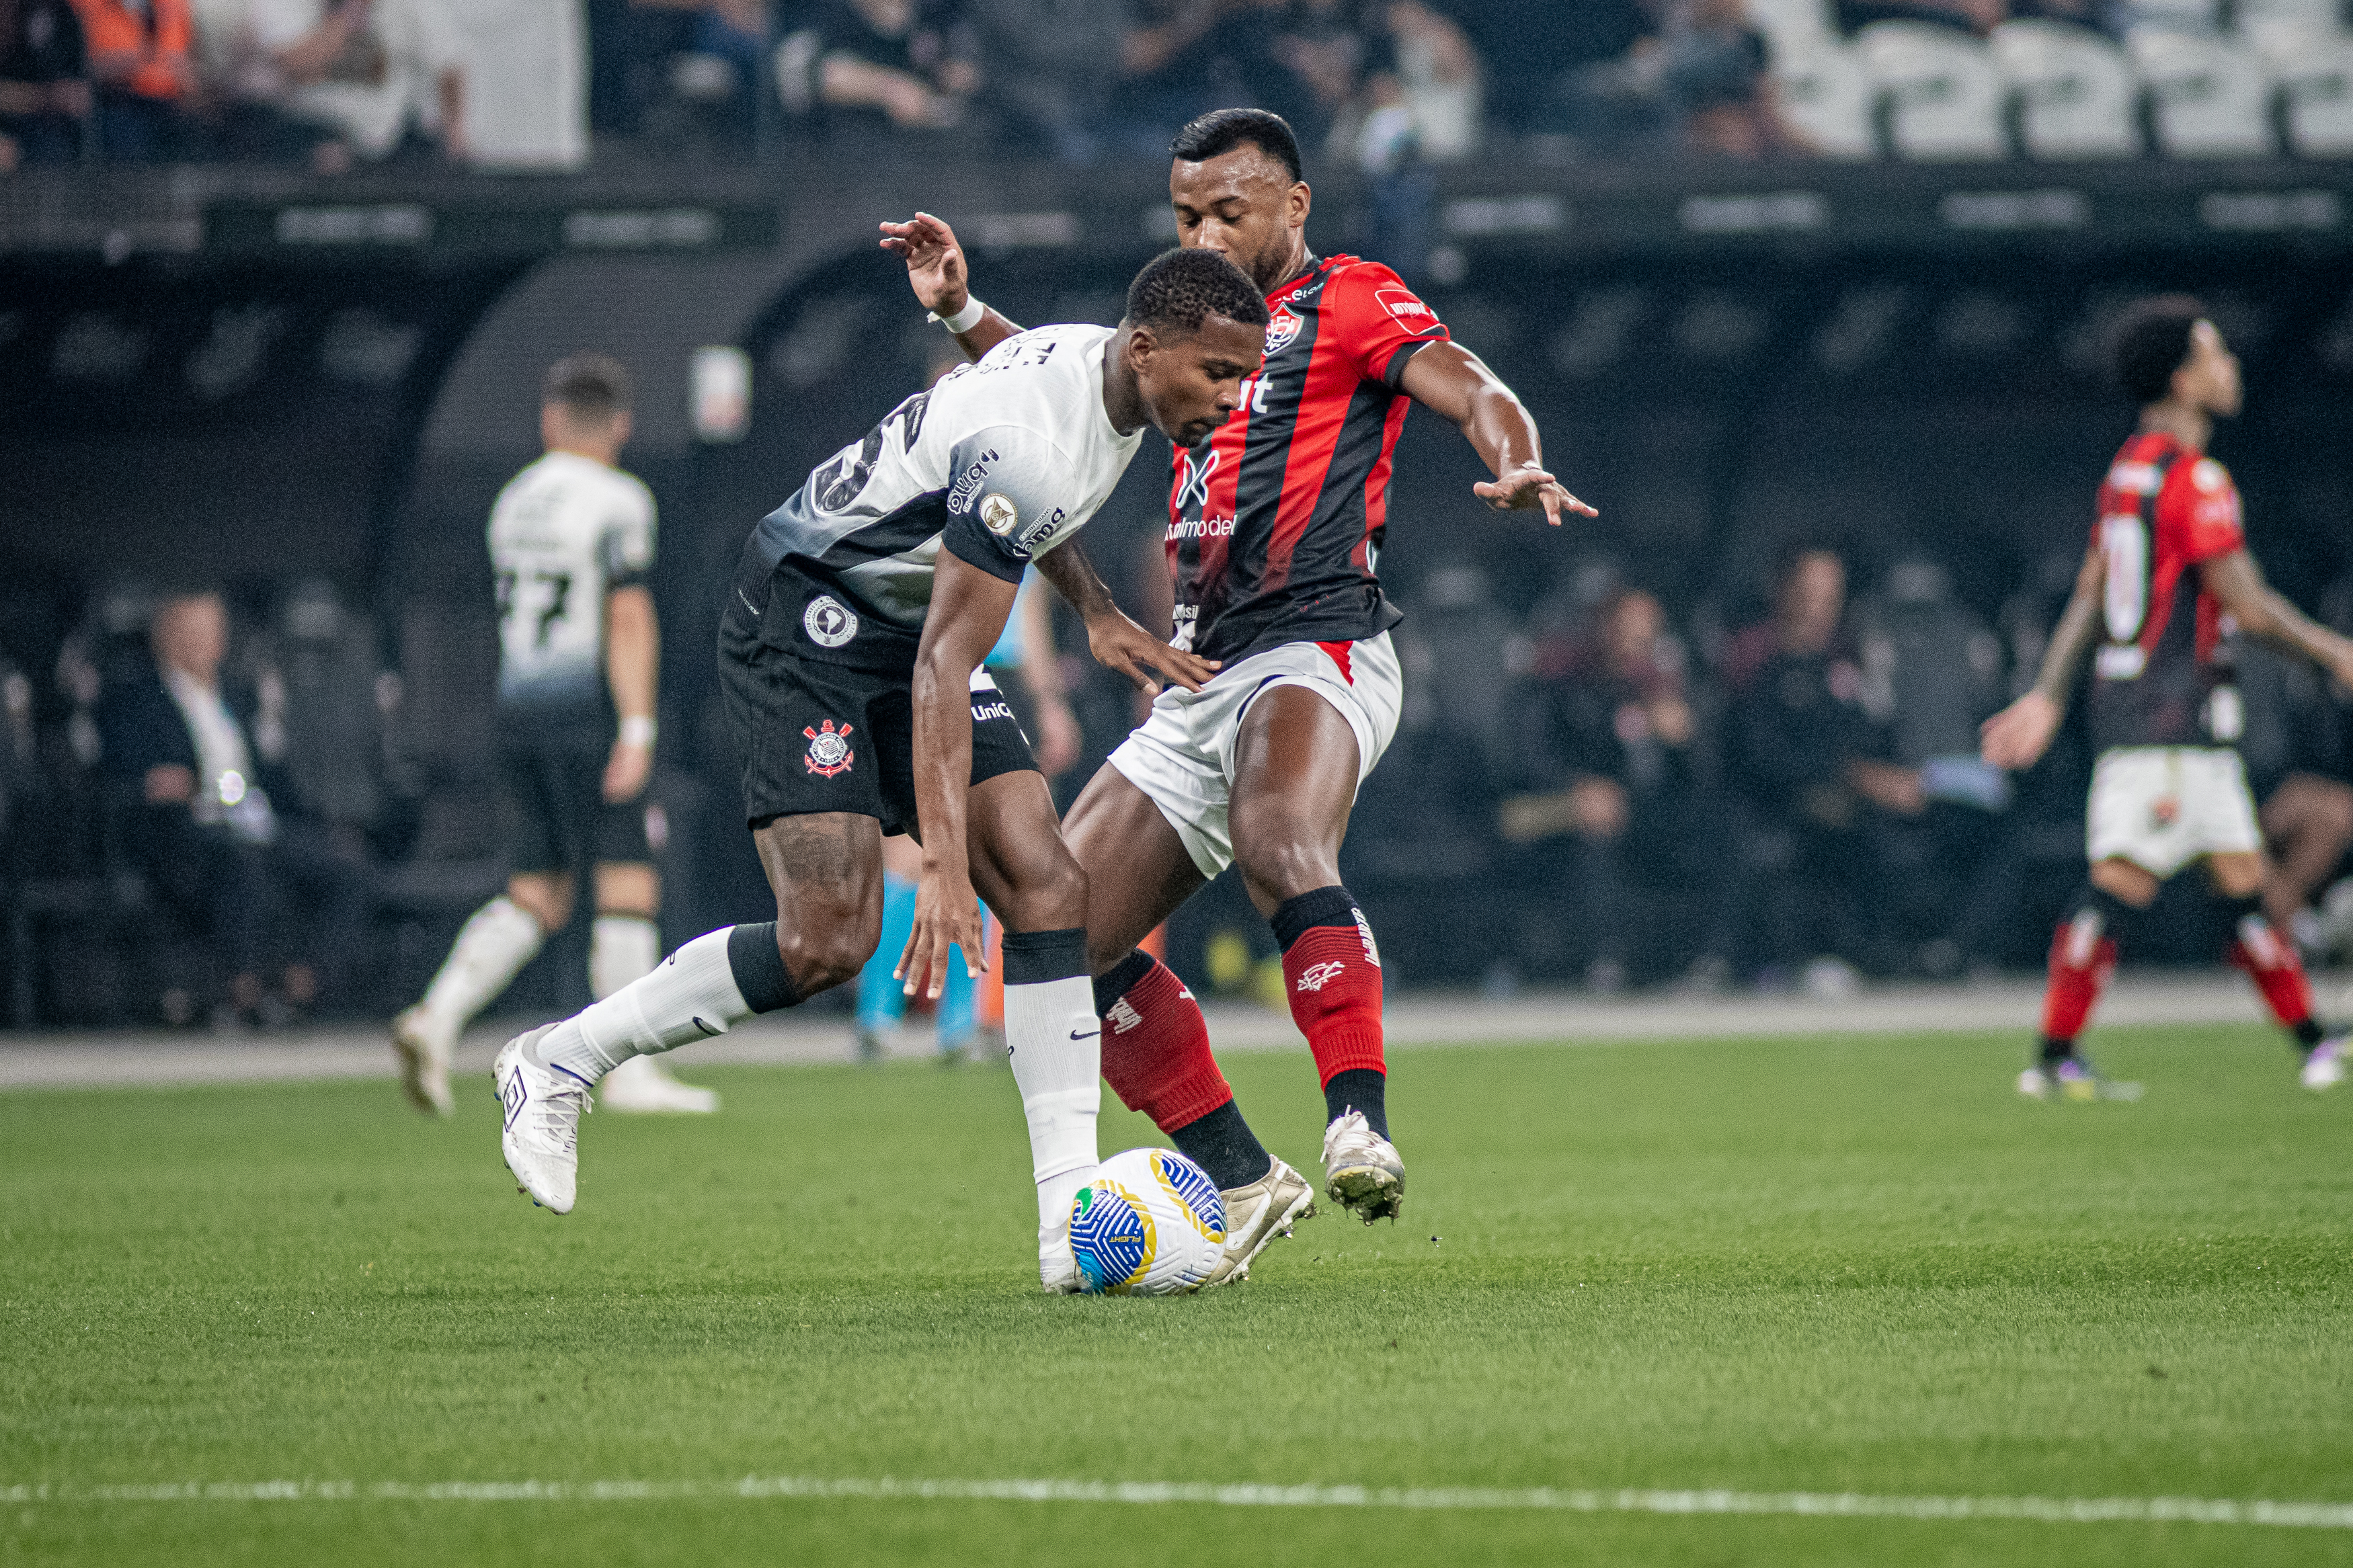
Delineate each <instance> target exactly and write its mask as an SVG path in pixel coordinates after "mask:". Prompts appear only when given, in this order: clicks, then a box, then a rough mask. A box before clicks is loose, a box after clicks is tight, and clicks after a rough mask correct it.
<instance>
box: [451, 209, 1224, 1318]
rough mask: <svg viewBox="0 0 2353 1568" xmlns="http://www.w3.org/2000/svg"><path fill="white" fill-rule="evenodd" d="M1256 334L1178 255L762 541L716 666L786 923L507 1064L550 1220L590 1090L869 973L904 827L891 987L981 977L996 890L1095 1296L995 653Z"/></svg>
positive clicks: (748, 553) (1195, 421)
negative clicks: (912, 841)
mask: <svg viewBox="0 0 2353 1568" xmlns="http://www.w3.org/2000/svg"><path fill="white" fill-rule="evenodd" d="M1266 320H1267V312H1266V303H1265V301H1264V300H1262V299H1261V297H1260V295H1259V291H1258V289H1257V288H1256V286H1254V285H1253V284H1252V283H1251V282H1250V279H1248V278H1247V277H1245V276H1244V275H1243V274H1242V273H1241V272H1240V270H1239V269H1237V268H1235V267H1234V266H1233V264H1232V263H1230V262H1229V261H1227V260H1226V259H1225V258H1223V257H1220V256H1217V255H1214V254H1212V253H1210V252H1207V251H1171V252H1169V253H1168V254H1167V255H1165V256H1162V257H1160V258H1157V259H1156V260H1155V261H1153V262H1152V263H1151V264H1150V265H1149V266H1147V267H1145V269H1144V270H1143V271H1142V272H1141V273H1139V274H1137V276H1136V279H1135V281H1134V283H1133V284H1132V285H1130V287H1129V289H1128V295H1127V310H1126V315H1125V317H1124V320H1123V321H1121V323H1120V324H1119V325H1118V326H1117V327H1092V326H1058V327H1041V328H1039V329H1038V330H1037V331H1029V332H1023V333H1020V334H1019V335H1018V336H1015V337H1012V338H1009V339H1008V340H1007V341H1006V342H1002V343H1000V344H998V345H997V348H996V349H995V350H993V351H992V352H990V353H988V354H987V355H985V356H984V357H982V359H981V360H980V361H979V362H978V363H975V364H970V365H965V366H962V367H959V368H958V369H957V370H956V371H955V373H953V374H950V375H949V376H948V377H947V378H946V379H945V380H944V381H942V382H941V383H940V384H938V385H937V386H935V387H934V388H932V389H931V390H930V391H929V392H925V393H918V394H916V395H914V396H913V397H910V398H908V399H907V400H906V401H905V402H904V403H902V404H901V405H899V406H898V407H897V408H896V409H894V410H892V412H891V414H890V415H889V416H886V417H885V418H884V419H883V421H882V422H881V424H880V425H877V426H875V427H874V428H873V429H872V430H871V432H869V433H868V434H867V436H866V437H865V438H864V439H863V440H861V441H857V442H853V443H852V444H851V445H849V446H848V447H844V448H842V450H841V451H840V452H839V454H838V455H837V456H835V457H834V458H831V459H830V460H829V461H828V462H826V463H824V464H822V465H820V466H819V467H818V469H817V470H816V471H815V472H814V473H812V474H811V475H810V476H809V477H808V479H807V483H805V484H804V485H803V486H802V487H801V488H800V489H799V490H798V491H797V492H796V493H795V494H794V495H793V496H792V497H790V498H789V499H788V500H786V502H785V504H784V505H782V506H780V507H778V508H777V509H776V510H775V511H774V512H771V513H770V514H769V515H768V516H767V517H766V518H765V520H763V521H761V523H760V525H759V526H758V527H757V528H755V529H754V531H753V532H752V537H751V539H750V541H749V542H747V543H746V545H745V546H744V557H743V563H742V566H741V568H740V570H739V572H738V574H737V576H736V580H735V583H734V585H733V588H732V590H731V591H730V594H729V602H728V605H727V608H726V610H725V612H724V614H723V616H722V619H721V623H720V632H719V673H720V681H721V686H722V689H723V693H724V695H725V699H726V707H727V712H728V717H729V719H730V721H731V722H732V724H733V728H734V730H735V732H736V736H737V739H738V740H739V742H741V749H742V753H743V756H744V819H745V821H746V822H747V824H748V825H749V826H750V827H751V830H752V834H753V837H754V843H755V844H756V845H757V847H758V849H759V853H760V860H761V863H762V865H763V866H765V868H766V869H767V872H768V880H769V883H770V885H771V886H772V887H773V888H774V889H775V890H776V919H775V920H774V921H764V922H762V923H760V924H757V925H739V926H734V927H731V928H729V929H727V930H725V931H712V932H711V933H710V934H709V935H707V936H702V937H698V938H697V939H696V940H694V941H693V942H689V943H687V944H686V946H684V947H683V948H681V949H680V950H679V951H678V952H675V953H673V954H671V955H670V958H669V959H668V960H667V961H666V962H664V963H662V964H661V966H660V967H659V968H658V969H656V970H655V971H654V972H653V973H651V974H649V975H648V976H647V977H646V978H645V979H643V980H640V981H638V983H637V984H633V985H630V986H629V987H628V988H627V989H625V990H623V991H621V992H620V993H618V994H616V995H613V996H610V997H608V998H607V999H606V1000H604V1001H602V1002H599V1003H597V1004H596V1005H594V1006H592V1007H590V1008H588V1009H587V1011H586V1012H584V1013H582V1014H580V1015H579V1016H576V1017H575V1018H571V1019H567V1020H566V1021H565V1022H564V1023H562V1024H557V1025H552V1026H548V1027H546V1028H543V1029H536V1030H533V1032H531V1033H529V1034H527V1035H522V1036H520V1037H517V1038H515V1039H514V1040H512V1041H510V1042H509V1043H508V1045H507V1047H506V1048H505V1049H504V1050H502V1051H501V1052H500V1053H499V1059H498V1062H497V1065H496V1068H495V1072H496V1076H497V1079H498V1086H499V1093H500V1098H501V1100H502V1101H503V1102H504V1105H505V1110H506V1125H505V1131H504V1134H503V1137H502V1139H501V1147H502V1150H503V1152H504V1153H505V1155H506V1160H507V1164H508V1167H509V1168H510V1169H511V1170H512V1171H513V1173H514V1174H515V1178H516V1182H517V1184H518V1185H519V1186H520V1187H522V1190H523V1191H524V1192H526V1193H528V1194H530V1195H531V1197H532V1198H533V1201H534V1202H537V1203H540V1204H543V1205H546V1206H547V1207H549V1208H552V1209H554V1210H555V1211H556V1212H557V1213H559V1214H561V1213H565V1212H566V1211H568V1210H569V1209H570V1208H571V1207H572V1204H573V1199H574V1196H575V1184H576V1175H577V1165H578V1155H577V1144H576V1139H577V1133H578V1126H579V1119H580V1113H581V1111H582V1110H584V1109H585V1108H586V1101H587V1092H588V1089H589V1087H590V1086H591V1085H593V1084H594V1083H596V1080H597V1079H599V1078H601V1077H603V1076H604V1075H605V1074H607V1073H609V1072H611V1071H612V1070H613V1069H614V1068H616V1067H617V1066H619V1065H620V1064H621V1063H623V1062H625V1061H628V1060H629V1059H630V1058H641V1057H643V1056H645V1055H647V1054H649V1053H652V1052H659V1051H667V1050H670V1049H671V1048H673V1047H677V1046H681V1045H683V1044H686V1043H688V1042H690V1041H693V1040H699V1039H703V1038H707V1037H711V1036H713V1035H718V1034H721V1033H723V1032H724V1031H725V1030H726V1029H728V1028H729V1027H730V1026H733V1024H735V1023H737V1022H738V1021H740V1020H741V1019H744V1018H746V1017H749V1016H752V1015H753V1014H755V1013H765V1012H768V1011H771V1010H773V1009H775V1008H778V1007H789V1006H791V1005H794V1004H795V1003H797V1002H799V1001H801V1000H802V999H803V998H805V997H808V996H812V995H815V994H817V993H818V992H820V991H823V990H825V989H827V988H828V987H829V986H834V985H839V984H842V983H843V982H844V981H847V980H849V979H851V978H852V977H854V976H855V975H856V974H857V973H858V972H859V970H860V968H861V967H863V966H864V964H865V963H866V960H867V958H868V956H869V955H870V954H871V952H873V951H874V948H875V945H876V942H877V941H878V933H879V931H880V929H881V918H882V838H883V836H884V835H886V834H891V833H911V834H913V836H914V837H917V838H918V839H919V840H920V841H921V842H922V844H923V881H922V885H921V887H920V889H918V892H917V895H916V908H915V922H914V930H913V934H912V936H910V938H909V939H908V942H907V945H906V947H905V949H904V951H903V952H902V956H901V962H900V965H899V973H900V976H901V977H902V980H903V981H904V983H905V984H906V986H907V988H908V990H909V991H910V993H911V994H912V993H913V992H914V991H916V990H917V989H919V988H921V989H927V991H928V994H930V995H932V996H934V997H936V996H937V995H938V994H940V992H941V989H942V987H943V984H944V979H945V974H946V970H947V965H948V963H949V962H950V956H949V955H950V950H951V948H952V947H955V946H960V947H962V949H963V951H964V953H965V962H966V963H967V964H968V965H971V964H972V963H973V959H974V957H975V956H976V955H977V954H980V953H981V952H983V951H984V949H983V947H982V945H981V932H980V920H979V910H978V907H977V904H976V900H975V894H976V892H977V894H978V896H979V898H980V899H983V900H987V903H988V906H989V908H990V909H991V910H995V911H996V913H997V919H998V920H999V921H1002V922H1003V925H1004V928H1005V938H1004V942H1003V946H1002V949H1001V952H1002V954H1003V957H1002V963H1003V964H1004V970H1005V973H1004V979H1005V1034H1006V1048H1007V1053H1008V1056H1010V1058H1012V1068H1013V1078H1014V1081H1015V1083H1016V1084H1017V1086H1018V1088H1019V1089H1020V1093H1021V1105H1022V1110H1023V1112H1024V1115H1025V1116H1026V1118H1027V1120H1028V1121H1029V1146H1030V1157H1031V1163H1032V1166H1033V1175H1034V1179H1035V1181H1036V1184H1037V1196H1038V1256H1039V1265H1038V1267H1039V1279H1040V1281H1041V1282H1042V1283H1043V1284H1044V1286H1045V1288H1046V1289H1048V1290H1050V1291H1056V1292H1062V1291H1071V1290H1075V1289H1078V1288H1079V1276H1078V1270H1077V1267H1076V1264H1075V1263H1074V1261H1073V1259H1072V1258H1071V1244H1070V1211H1071V1199H1072V1198H1073V1197H1075V1196H1076V1195H1077V1193H1078V1190H1079V1188H1080V1187H1082V1186H1083V1185H1084V1184H1086V1182H1087V1180H1088V1178H1089V1177H1090V1176H1091V1175H1092V1173H1093V1171H1094V1169H1095V1165H1096V1149H1095V1119H1096V1111H1097V1108H1098V1105H1099V1102H1100V1100H1101V1094H1102V1091H1101V1088H1100V1086H1099V1083H1098V1078H1099V1075H1100V1072H1101V1068H1102V1058H1101V1054H1100V1049H1099V1047H1100V1039H1099V1035H1100V1031H1099V1029H1098V1027H1097V1022H1096V1016H1095V1008H1094V994H1093V987H1092V983H1091V982H1090V980H1089V978H1088V974H1087V956H1086V931H1085V929H1084V927H1085V924H1086V910H1087V882H1086V878H1085V876H1084V875H1083V874H1082V872H1081V871H1080V870H1079V868H1078V864H1077V862H1076V861H1074V860H1073V859H1071V854H1070V851H1069V849H1068V848H1067V847H1064V845H1063V843H1062V837H1061V833H1060V826H1059V825H1058V823H1057V822H1056V820H1055V816H1054V803H1053V799H1052V797H1051V796H1050V795H1049V794H1048V793H1047V790H1046V781H1045V780H1044V778H1043V777H1041V776H1040V775H1039V773H1038V771H1037V765H1036V763H1034V762H1033V761H1032V760H1031V758H1030V752H1029V743H1028V742H1027V741H1026V740H1025V739H1024V738H1023V736H1022V734H1021V731H1020V729H1019V727H1018V725H1017V724H1016V723H1015V722H1014V719H1013V713H1012V710H1010V709H1009V708H1008V707H1007V706H1006V704H1005V701H1004V699H1003V697H1002V696H1001V695H1000V694H999V693H998V692H997V688H996V686H995V684H994V683H993V682H992V681H991V680H990V679H989V676H988V673H987V670H986V669H985V668H983V667H982V661H983V660H984V659H985V658H987V655H988V651H989V649H990V648H991V647H993V646H995V644H996V642H997V637H998V636H999V635H1000V634H1001V633H1002V632H1003V631H1004V629H1005V623H1006V618H1007V617H1008V616H1009V615H1010V614H1011V613H1012V610H1013V605H1014V598H1015V595H1016V593H1017V592H1018V588H1019V585H1020V582H1021V577H1022V574H1023V572H1024V570H1025V569H1026V568H1027V567H1028V566H1029V563H1030V562H1032V561H1033V560H1036V559H1037V558H1039V556H1042V555H1044V554H1045V553H1046V552H1049V551H1051V550H1053V549H1054V548H1055V547H1056V546H1058V545H1060V544H1061V543H1062V542H1064V541H1066V540H1068V539H1069V538H1070V537H1071V535H1072V534H1073V533H1074V532H1075V531H1077V530H1078V529H1079V528H1080V527H1081V526H1082V524H1084V523H1085V522H1086V521H1087V520H1088V519H1089V518H1091V517H1092V516H1093V515H1094V512H1095V510H1096V509H1097V508H1099V507H1100V506H1102V505H1103V501H1104V500H1105V499H1107V498H1108V497H1109V496H1110V494H1111V492H1112V489H1113V486H1115V485H1116V484H1117V483H1118V482H1119V477H1120V475H1121V474H1122V473H1123V472H1124V470H1125V469H1126V468H1127V464H1128V460H1129V458H1133V457H1134V455H1135V450H1136V447H1137V446H1138V444H1139V442H1140V439H1141V437H1142V433H1143V427H1144V426H1145V424H1146V423H1149V424H1151V425H1153V426H1155V427H1156V428H1158V429H1159V430H1160V431H1161V432H1162V433H1163V434H1164V435H1166V436H1167V437H1169V438H1170V439H1171V440H1173V441H1176V443H1177V444H1178V445H1180V446H1184V445H1189V444H1191V443H1193V442H1196V441H1198V440H1200V439H1201V438H1203V437H1206V436H1207V435H1208V433H1209V432H1210V431H1212V430H1214V429H1216V428H1217V427H1218V426H1219V425H1220V424H1222V423H1223V422H1224V421H1225V419H1226V416H1228V415H1229V414H1231V413H1232V412H1233V410H1234V409H1235V407H1236V406H1237V405H1239V402H1240V389H1241V384H1242V379H1243V377H1245V376H1248V375H1251V374H1256V372H1257V371H1258V369H1259V366H1260V363H1261V359H1262V357H1263V354H1264V351H1265V342H1266ZM1093 647H1094V650H1095V652H1096V655H1097V657H1098V658H1103V662H1104V663H1106V664H1107V665H1110V666H1111V667H1112V668H1117V669H1121V670H1122V671H1123V672H1124V673H1126V674H1129V675H1130V676H1131V677H1132V678H1135V679H1144V680H1149V679H1150V676H1149V675H1147V674H1145V671H1147V670H1149V671H1156V672H1157V673H1158V674H1159V675H1161V676H1163V677H1166V678H1167V679H1172V680H1175V681H1176V682H1178V683H1179V684H1182V685H1185V686H1187V688H1188V689H1199V688H1200V686H1201V685H1202V684H1203V683H1204V682H1205V681H1206V680H1207V679H1208V678H1209V676H1210V675H1211V674H1212V673H1213V670H1212V668H1211V667H1210V666H1209V665H1208V663H1207V662H1206V661H1204V660H1202V659H1199V658H1196V657H1194V656H1192V655H1189V654H1184V653H1180V652H1178V651H1176V650H1175V649H1173V648H1171V647H1168V646H1167V645H1166V643H1164V642H1162V641H1161V640H1160V639H1159V638H1157V637H1153V636H1152V635H1151V634H1150V633H1148V632H1146V631H1145V630H1144V628H1143V627H1141V626H1136V625H1134V622H1128V623H1127V624H1126V626H1124V628H1123V629H1121V630H1120V631H1118V632H1117V633H1116V635H1113V636H1112V637H1108V638H1106V637H1098V638H1097V639H1096V640H1095V642H1094V644H1093ZM974 968H975V969H976V965H974ZM969 972H972V971H970V970H968V973H969Z"/></svg>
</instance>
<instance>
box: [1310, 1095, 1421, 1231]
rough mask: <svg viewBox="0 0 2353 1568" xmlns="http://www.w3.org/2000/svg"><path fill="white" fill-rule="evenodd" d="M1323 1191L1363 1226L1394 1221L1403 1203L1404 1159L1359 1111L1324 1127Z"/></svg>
mask: <svg viewBox="0 0 2353 1568" xmlns="http://www.w3.org/2000/svg"><path fill="white" fill-rule="evenodd" d="M1324 1191H1325V1192H1327V1193H1330V1194H1332V1199H1333V1201H1334V1202H1335V1203H1337V1204H1338V1205H1340V1206H1341V1207H1343V1208H1345V1209H1348V1210H1350V1211H1351V1212H1353V1213H1354V1214H1355V1215H1356V1217H1357V1218H1359V1219H1361V1220H1363V1221H1364V1222H1365V1223H1366V1225H1370V1224H1372V1223H1373V1221H1375V1220H1377V1219H1391V1220H1393V1219H1395V1218H1397V1216H1398V1210H1399V1209H1401V1208H1403V1207H1404V1206H1405V1162H1404V1161H1403V1160H1401V1159H1399V1158H1398V1152H1397V1145H1395V1144H1393V1143H1391V1142H1389V1141H1388V1139H1386V1138H1384V1137H1382V1136H1381V1135H1380V1134H1379V1133H1377V1132H1376V1131H1373V1129H1372V1124H1371V1123H1370V1122H1368V1121H1366V1120H1365V1113H1364V1112H1363V1111H1361V1110H1351V1111H1349V1112H1348V1113H1347V1114H1346V1115H1345V1116H1343V1117H1341V1118H1340V1120H1338V1121H1335V1122H1333V1123H1332V1124H1331V1125H1330V1126H1329V1127H1326V1128H1325V1129H1324Z"/></svg>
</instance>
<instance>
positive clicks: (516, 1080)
mask: <svg viewBox="0 0 2353 1568" xmlns="http://www.w3.org/2000/svg"><path fill="white" fill-rule="evenodd" d="M500 1088H501V1093H500V1095H499V1100H500V1102H501V1104H503V1105H504V1106H505V1107H506V1108H507V1119H506V1125H507V1126H509V1127H512V1126H513V1125H514V1124H515V1118H516V1117H518V1116H521V1115H522V1108H523V1103H524V1101H526V1100H529V1099H530V1098H531V1096H530V1091H529V1090H527V1089H524V1088H523V1086H522V1073H521V1072H520V1071H517V1072H511V1073H509V1074H507V1081H506V1082H505V1083H504V1084H502V1085H501V1086H500Z"/></svg>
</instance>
